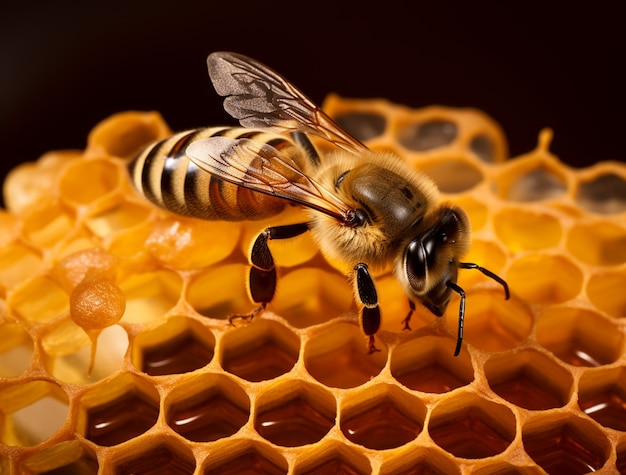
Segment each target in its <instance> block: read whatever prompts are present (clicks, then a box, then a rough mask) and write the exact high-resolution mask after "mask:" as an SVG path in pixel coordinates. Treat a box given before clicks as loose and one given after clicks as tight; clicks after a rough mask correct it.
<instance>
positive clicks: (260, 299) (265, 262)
mask: <svg viewBox="0 0 626 475" xmlns="http://www.w3.org/2000/svg"><path fill="white" fill-rule="evenodd" d="M308 230H309V224H308V223H296V224H287V225H284V226H274V227H269V228H267V229H265V230H264V231H263V232H262V233H261V234H259V235H258V236H257V238H256V240H255V241H254V244H253V245H252V251H250V271H249V273H248V291H249V293H250V298H251V299H252V301H253V302H255V303H257V304H258V305H257V306H256V307H255V308H254V309H253V310H252V311H251V312H250V313H245V314H231V315H229V316H228V322H229V323H230V324H231V325H232V324H233V321H234V320H244V321H246V322H250V321H252V320H253V319H254V318H255V317H256V316H257V315H259V314H261V313H263V311H264V310H265V308H266V307H267V304H268V303H270V302H271V301H272V299H273V298H274V293H275V292H276V281H277V275H276V265H275V264H274V258H273V257H272V252H271V251H270V248H269V246H268V244H267V243H268V241H269V240H270V239H289V238H292V237H296V236H299V235H300V234H302V233H305V232H306V231H308Z"/></svg>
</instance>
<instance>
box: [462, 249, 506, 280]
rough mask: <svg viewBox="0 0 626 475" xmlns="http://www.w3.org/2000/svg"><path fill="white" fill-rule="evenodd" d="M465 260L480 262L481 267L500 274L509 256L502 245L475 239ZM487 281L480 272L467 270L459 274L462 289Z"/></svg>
mask: <svg viewBox="0 0 626 475" xmlns="http://www.w3.org/2000/svg"><path fill="white" fill-rule="evenodd" d="M463 260H464V261H466V262H480V265H481V266H483V267H485V268H487V269H489V270H490V271H492V272H495V273H496V274H498V273H499V272H501V270H502V269H503V268H504V266H505V264H506V262H507V255H506V253H505V252H504V250H503V248H502V245H501V244H500V243H498V242H496V241H486V240H484V239H480V238H474V239H472V244H471V247H470V250H469V252H468V253H467V255H466V256H465V257H464V258H463ZM485 279H486V277H485V276H484V275H483V274H482V273H480V272H475V271H474V272H472V270H466V271H461V272H460V273H459V276H458V281H457V283H458V284H459V285H460V286H461V287H462V288H464V289H465V288H467V289H469V288H470V287H472V286H473V285H476V284H478V283H479V282H485Z"/></svg>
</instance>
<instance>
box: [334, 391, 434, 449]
mask: <svg viewBox="0 0 626 475" xmlns="http://www.w3.org/2000/svg"><path fill="white" fill-rule="evenodd" d="M342 404H343V406H342V407H341V408H340V426H341V432H343V435H344V436H345V437H346V438H347V439H348V440H350V441H351V442H354V443H355V444H359V445H362V446H364V447H367V448H368V449H374V450H386V449H393V448H395V447H400V446H401V445H404V444H407V443H409V442H411V441H412V440H414V439H415V438H416V437H417V436H418V435H419V434H420V433H421V432H422V429H423V427H424V420H425V418H426V406H425V405H424V403H423V402H422V401H421V400H420V399H418V398H417V397H415V396H413V395H411V394H409V393H407V392H405V391H403V390H402V389H400V388H399V387H397V386H392V385H389V384H379V385H377V386H374V387H368V388H367V390H363V391H360V392H355V393H353V394H351V395H350V397H346V398H345V399H344V400H343V401H342Z"/></svg>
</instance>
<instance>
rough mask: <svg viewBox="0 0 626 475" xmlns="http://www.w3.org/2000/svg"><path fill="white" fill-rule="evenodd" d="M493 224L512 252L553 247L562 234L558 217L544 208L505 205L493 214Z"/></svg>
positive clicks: (497, 233)
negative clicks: (539, 209) (538, 209)
mask: <svg viewBox="0 0 626 475" xmlns="http://www.w3.org/2000/svg"><path fill="white" fill-rule="evenodd" d="M493 226H494V229H495V232H496V235H497V236H498V237H499V238H500V240H501V241H502V242H503V243H504V244H505V245H506V246H507V247H508V248H509V249H510V250H511V251H513V252H519V251H535V250H539V249H547V248H550V247H555V246H557V245H558V244H559V242H560V241H561V236H562V235H563V229H562V228H561V223H560V221H559V219H558V218H557V217H556V216H553V215H551V214H548V213H546V211H545V210H542V211H537V210H533V209H528V208H517V207H516V208H512V207H506V208H504V209H502V210H500V211H499V212H498V213H496V214H495V215H494V217H493Z"/></svg>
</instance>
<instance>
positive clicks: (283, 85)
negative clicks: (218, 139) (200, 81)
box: [207, 52, 367, 153]
mask: <svg viewBox="0 0 626 475" xmlns="http://www.w3.org/2000/svg"><path fill="white" fill-rule="evenodd" d="M207 65H208V68H209V76H210V77H211V81H212V82H213V86H214V87H215V90H216V91H217V93H218V94H219V95H220V96H226V99H224V109H225V110H226V112H228V113H229V114H230V115H231V116H232V117H234V118H235V119H237V120H239V123H240V124H241V125H242V126H243V127H249V128H261V129H265V130H273V131H277V132H285V131H288V132H292V131H300V132H305V133H307V134H313V135H317V136H319V137H322V138H324V139H326V140H328V141H329V142H331V143H334V144H335V145H337V146H338V147H340V148H342V149H344V150H347V151H348V152H352V153H359V152H362V151H363V150H367V147H365V145H363V144H362V143H361V142H359V141H358V140H357V139H355V138H354V137H352V136H351V135H350V134H348V133H347V132H346V131H345V130H343V129H342V128H341V127H340V126H339V125H338V124H337V123H336V122H334V121H333V120H332V119H331V118H330V117H329V116H328V115H327V114H326V113H325V112H324V111H322V109H320V108H319V107H318V106H317V105H315V103H313V102H312V101H311V100H310V99H309V98H308V97H306V96H305V95H304V94H302V93H301V92H300V91H299V90H298V89H296V87H294V86H293V85H292V84H291V83H290V82H289V81H287V80H286V79H285V78H283V77H282V76H280V75H279V74H277V73H276V72H274V71H273V70H271V69H270V68H268V67H267V66H265V65H263V64H261V63H259V62H258V61H255V60H254V59H252V58H248V57H247V56H243V55H240V54H236V53H227V52H217V53H212V54H210V55H209V57H208V58H207Z"/></svg>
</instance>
